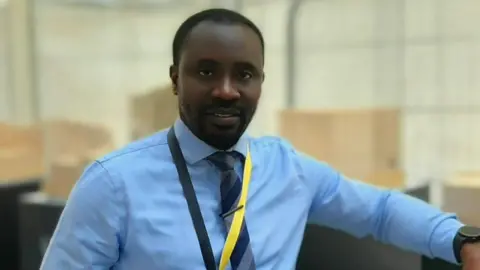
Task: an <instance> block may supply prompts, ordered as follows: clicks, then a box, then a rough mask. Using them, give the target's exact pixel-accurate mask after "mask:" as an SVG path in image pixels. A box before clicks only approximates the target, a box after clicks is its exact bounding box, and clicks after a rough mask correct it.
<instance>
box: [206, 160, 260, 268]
mask: <svg viewBox="0 0 480 270" xmlns="http://www.w3.org/2000/svg"><path fill="white" fill-rule="evenodd" d="M236 156H239V155H237V154H236V153H235V152H217V153H215V154H213V155H211V156H210V157H209V160H210V161H211V162H212V163H213V164H214V165H215V166H217V167H218V168H219V169H220V171H221V177H222V179H221V180H222V183H221V184H220V193H221V199H222V213H227V212H229V211H232V210H234V209H236V208H237V206H238V201H239V200H240V194H241V193H242V180H241V179H240V177H239V175H238V174H237V173H236V172H235V169H234V164H235V160H236ZM232 221H233V214H232V215H229V216H227V217H225V219H224V223H225V227H226V228H227V231H229V230H230V227H231V225H232ZM230 264H231V266H232V270H254V269H255V260H254V258H253V253H252V248H251V246H250V237H249V235H248V230H247V225H246V222H245V218H244V220H243V223H242V228H241V231H240V236H239V238H238V240H237V244H236V245H235V248H234V249H233V253H232V256H231V257H230Z"/></svg>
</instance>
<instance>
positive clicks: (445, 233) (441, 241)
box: [430, 214, 464, 264]
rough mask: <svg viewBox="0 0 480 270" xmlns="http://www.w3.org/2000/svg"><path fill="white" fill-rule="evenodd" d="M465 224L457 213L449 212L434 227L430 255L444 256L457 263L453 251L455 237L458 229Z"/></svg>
mask: <svg viewBox="0 0 480 270" xmlns="http://www.w3.org/2000/svg"><path fill="white" fill-rule="evenodd" d="M462 226H464V224H463V223H461V222H460V221H458V220H457V217H456V215H454V214H448V215H446V216H445V219H443V220H442V221H440V222H439V223H438V224H437V226H436V227H435V228H434V230H433V232H432V234H431V236H430V252H431V254H430V257H435V258H442V259H444V260H446V261H449V262H451V263H455V264H456V263H457V259H456V258H455V254H454V253H453V239H454V238H455V235H456V234H457V232H458V230H459V229H460V228H461V227H462Z"/></svg>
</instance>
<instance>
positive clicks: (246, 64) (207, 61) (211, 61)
mask: <svg viewBox="0 0 480 270" xmlns="http://www.w3.org/2000/svg"><path fill="white" fill-rule="evenodd" d="M196 62H197V63H199V64H208V65H219V64H220V61H217V60H215V59H211V58H201V59H198V60H197V61H196ZM234 65H235V66H242V67H246V68H251V69H255V70H259V69H260V67H257V66H256V65H255V64H253V63H252V62H249V61H235V62H234Z"/></svg>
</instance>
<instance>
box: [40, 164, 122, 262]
mask: <svg viewBox="0 0 480 270" xmlns="http://www.w3.org/2000/svg"><path fill="white" fill-rule="evenodd" d="M114 183H115V182H114V181H112V179H111V178H110V176H109V174H108V172H107V171H106V170H105V168H104V167H103V166H102V164H100V163H98V162H95V163H93V164H92V165H91V166H89V167H88V168H87V169H86V170H85V172H84V174H83V175H82V176H81V178H80V179H79V181H78V182H77V184H76V185H75V187H74V188H73V190H72V192H71V194H70V197H69V199H68V201H67V204H66V206H65V208H64V210H63V212H62V215H61V217H60V219H59V222H58V224H57V227H56V229H55V232H54V234H53V236H52V239H51V240H50V243H49V246H48V248H47V250H46V253H45V256H44V259H43V262H42V266H41V268H40V269H41V270H58V269H99V270H100V269H110V268H111V267H112V266H113V265H115V263H116V262H117V260H118V257H119V249H120V243H121V237H122V234H123V233H122V226H121V224H122V218H123V217H124V216H125V213H124V211H125V210H124V208H123V207H122V195H121V190H120V188H119V187H117V186H115V184H114Z"/></svg>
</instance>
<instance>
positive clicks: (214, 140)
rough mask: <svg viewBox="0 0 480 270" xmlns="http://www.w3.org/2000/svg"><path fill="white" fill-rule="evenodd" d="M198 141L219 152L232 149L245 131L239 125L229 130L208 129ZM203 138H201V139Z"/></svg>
mask: <svg viewBox="0 0 480 270" xmlns="http://www.w3.org/2000/svg"><path fill="white" fill-rule="evenodd" d="M204 131H205V132H202V133H203V134H202V136H201V137H200V139H202V140H203V141H205V142H206V143H207V144H209V145H211V146H213V147H215V148H216V149H219V150H227V149H230V148H232V147H233V146H234V145H235V144H236V143H237V142H238V140H239V139H240V137H241V136H242V135H243V132H244V131H245V129H244V128H243V125H242V124H241V123H239V124H237V125H235V126H232V127H230V128H218V127H211V126H210V127H208V128H205V129H204ZM202 137H203V138H202Z"/></svg>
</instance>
